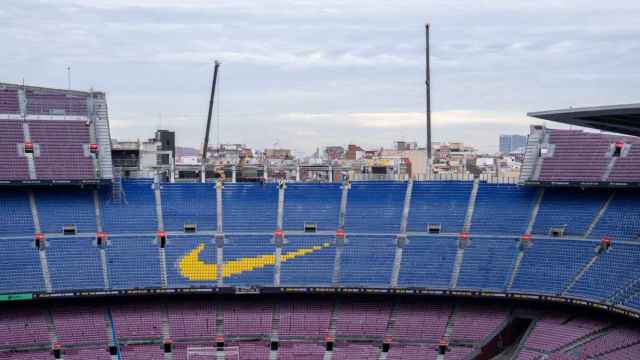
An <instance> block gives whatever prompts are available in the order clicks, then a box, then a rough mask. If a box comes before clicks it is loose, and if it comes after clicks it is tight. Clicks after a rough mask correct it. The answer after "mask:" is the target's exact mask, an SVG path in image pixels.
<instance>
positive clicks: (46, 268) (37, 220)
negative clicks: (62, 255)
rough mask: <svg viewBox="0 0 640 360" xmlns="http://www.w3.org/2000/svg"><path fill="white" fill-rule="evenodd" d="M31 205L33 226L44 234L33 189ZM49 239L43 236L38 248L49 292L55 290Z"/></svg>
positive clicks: (30, 195)
mask: <svg viewBox="0 0 640 360" xmlns="http://www.w3.org/2000/svg"><path fill="white" fill-rule="evenodd" d="M28 195H29V206H30V207H31V216H32V217H33V228H34V229H35V231H36V234H42V228H41V227H40V216H39V215H38V206H37V205H36V196H35V194H34V193H33V191H31V190H29V193H28ZM46 248H47V239H46V237H44V236H43V238H42V240H41V245H40V249H36V251H37V252H38V256H39V257H40V267H41V268H42V277H43V281H44V287H45V289H46V290H47V292H52V291H53V286H52V285H51V273H50V272H49V262H48V260H47V251H46Z"/></svg>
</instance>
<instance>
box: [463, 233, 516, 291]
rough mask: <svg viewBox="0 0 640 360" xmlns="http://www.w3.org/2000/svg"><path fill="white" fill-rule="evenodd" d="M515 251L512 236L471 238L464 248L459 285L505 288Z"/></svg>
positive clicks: (470, 287) (489, 288)
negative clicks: (508, 237) (509, 237)
mask: <svg viewBox="0 0 640 360" xmlns="http://www.w3.org/2000/svg"><path fill="white" fill-rule="evenodd" d="M517 254H518V247H517V242H516V241H514V240H510V239H489V238H475V239H472V240H471V244H470V245H469V246H467V248H466V249H465V250H464V257H463V261H462V266H461V267H460V277H459V278H458V288H461V289H484V290H498V291H504V289H505V288H506V285H507V282H508V281H509V276H510V275H511V271H512V269H513V265H514V262H515V259H516V255H517Z"/></svg>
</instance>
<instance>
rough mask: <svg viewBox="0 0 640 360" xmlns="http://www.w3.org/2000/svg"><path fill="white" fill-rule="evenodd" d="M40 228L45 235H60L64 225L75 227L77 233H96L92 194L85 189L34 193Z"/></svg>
mask: <svg viewBox="0 0 640 360" xmlns="http://www.w3.org/2000/svg"><path fill="white" fill-rule="evenodd" d="M35 197H36V204H37V206H38V216H39V217H40V227H41V228H42V231H43V232H45V233H58V234H62V228H63V226H65V225H75V226H76V229H77V231H78V232H79V233H88V232H96V210H95V205H94V203H93V194H92V193H91V191H89V190H85V189H65V190H62V189H56V190H55V191H52V190H40V191H35Z"/></svg>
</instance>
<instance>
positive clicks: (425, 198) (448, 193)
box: [407, 181, 473, 233]
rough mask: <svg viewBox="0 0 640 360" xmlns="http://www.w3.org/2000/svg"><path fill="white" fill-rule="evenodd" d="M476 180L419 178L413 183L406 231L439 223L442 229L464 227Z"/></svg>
mask: <svg viewBox="0 0 640 360" xmlns="http://www.w3.org/2000/svg"><path fill="white" fill-rule="evenodd" d="M472 187H473V182H470V181H416V182H414V183H413V191H412V194H411V208H410V210H409V218H408V222H407V231H414V232H425V231H427V226H428V225H429V224H440V225H441V232H449V233H458V232H460V231H462V227H463V225H464V218H465V215H466V213H467V207H468V206H469V196H470V195H471V188H472Z"/></svg>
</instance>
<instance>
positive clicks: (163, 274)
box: [153, 176, 169, 288]
mask: <svg viewBox="0 0 640 360" xmlns="http://www.w3.org/2000/svg"><path fill="white" fill-rule="evenodd" d="M153 194H154V198H155V201H156V219H157V222H158V232H162V233H164V217H163V216H162V193H161V192H160V182H159V176H156V178H155V180H154V182H153ZM165 235H166V233H165ZM167 242H168V238H167ZM160 245H161V244H158V254H159V257H160V280H161V283H162V287H163V288H167V287H168V286H169V284H168V279H167V254H166V252H165V249H164V247H162V246H160Z"/></svg>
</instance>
